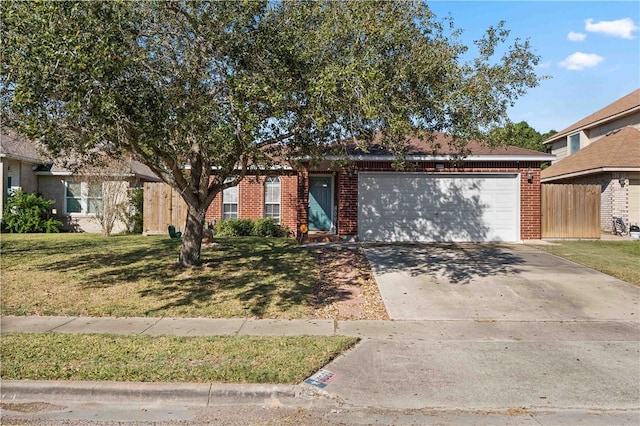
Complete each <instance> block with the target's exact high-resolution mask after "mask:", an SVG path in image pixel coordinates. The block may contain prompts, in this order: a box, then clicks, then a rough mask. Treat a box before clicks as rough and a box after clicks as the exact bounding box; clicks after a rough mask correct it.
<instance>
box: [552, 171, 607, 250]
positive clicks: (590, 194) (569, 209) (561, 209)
mask: <svg viewBox="0 0 640 426" xmlns="http://www.w3.org/2000/svg"><path fill="white" fill-rule="evenodd" d="M542 238H600V185H559V184H546V183H545V184H542Z"/></svg>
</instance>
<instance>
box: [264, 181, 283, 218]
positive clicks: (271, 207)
mask: <svg viewBox="0 0 640 426" xmlns="http://www.w3.org/2000/svg"><path fill="white" fill-rule="evenodd" d="M264 217H272V218H274V219H278V220H280V178H278V177H277V176H275V177H268V178H267V180H266V181H265V182H264Z"/></svg>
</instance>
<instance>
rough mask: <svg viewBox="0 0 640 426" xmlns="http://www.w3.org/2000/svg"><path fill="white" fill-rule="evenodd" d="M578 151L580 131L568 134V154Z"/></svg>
mask: <svg viewBox="0 0 640 426" xmlns="http://www.w3.org/2000/svg"><path fill="white" fill-rule="evenodd" d="M578 151H580V133H576V134H574V135H571V136H569V154H573V153H574V152H578Z"/></svg>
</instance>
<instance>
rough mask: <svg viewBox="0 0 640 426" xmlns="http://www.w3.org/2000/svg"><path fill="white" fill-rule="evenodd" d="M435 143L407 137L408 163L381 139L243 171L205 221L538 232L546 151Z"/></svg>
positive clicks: (405, 235) (343, 229)
mask: <svg viewBox="0 0 640 426" xmlns="http://www.w3.org/2000/svg"><path fill="white" fill-rule="evenodd" d="M436 142H437V143H438V144H440V146H441V147H440V149H439V150H438V152H437V153H434V150H433V147H432V145H430V144H428V143H425V142H423V141H422V140H419V139H412V140H411V141H410V144H409V149H408V150H407V156H406V161H407V166H408V167H407V168H406V171H396V170H394V168H393V163H394V161H395V160H396V158H395V157H394V156H393V155H392V154H391V153H390V152H388V151H386V150H384V149H382V148H381V147H380V146H375V145H374V146H372V147H371V148H370V149H369V150H368V152H366V153H365V152H362V151H357V150H352V151H351V152H350V153H348V160H349V166H347V167H342V168H338V169H336V166H335V164H336V163H335V161H336V160H339V158H337V157H335V158H334V157H326V158H325V159H324V160H323V161H321V162H320V163H319V164H318V165H317V166H313V167H312V166H310V165H309V164H307V165H306V166H305V167H302V168H299V169H298V170H294V169H293V168H291V167H289V168H283V169H281V170H280V171H277V172H275V171H274V172H273V173H272V174H267V176H259V177H247V178H245V179H243V180H242V181H241V182H240V184H239V185H238V186H237V187H234V188H229V189H226V190H225V191H224V192H223V193H221V194H219V195H218V196H217V197H216V199H215V200H214V201H213V203H212V204H211V207H210V208H209V210H208V212H207V220H208V221H214V220H220V219H226V218H235V217H239V218H248V219H257V218H261V217H275V218H277V219H279V220H280V223H281V224H282V225H284V226H286V227H288V228H289V229H291V230H292V231H293V232H294V233H296V234H297V233H299V230H300V226H301V225H307V226H308V229H309V231H310V232H312V233H314V232H316V233H326V234H330V235H336V236H337V237H340V238H342V239H358V240H360V241H430V242H440V241H451V242H465V241H509V242H515V241H521V240H527V239H539V238H540V236H541V235H540V232H541V230H540V226H541V225H540V165H541V163H543V162H548V161H551V160H552V159H553V157H552V156H551V155H549V154H545V153H542V152H537V151H531V150H527V149H523V148H517V147H505V148H495V149H490V148H487V147H483V146H481V145H479V144H477V143H471V144H470V145H469V146H468V149H469V151H470V152H469V153H466V155H464V156H462V157H461V156H460V155H459V154H458V152H457V151H456V150H455V149H452V148H449V143H448V142H449V139H448V138H447V137H446V136H444V135H442V134H439V135H437V141H436Z"/></svg>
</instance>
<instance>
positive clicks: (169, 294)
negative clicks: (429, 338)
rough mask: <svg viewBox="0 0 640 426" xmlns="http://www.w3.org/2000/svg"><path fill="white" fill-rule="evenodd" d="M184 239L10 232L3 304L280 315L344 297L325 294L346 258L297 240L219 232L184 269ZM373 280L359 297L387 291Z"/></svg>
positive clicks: (60, 311)
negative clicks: (197, 263) (179, 262)
mask: <svg viewBox="0 0 640 426" xmlns="http://www.w3.org/2000/svg"><path fill="white" fill-rule="evenodd" d="M179 245H180V241H179V240H175V239H174V240H172V239H169V238H167V237H164V236H146V237H145V236H139V235H137V236H136V235H128V236H125V235H118V236H113V237H109V238H105V237H101V236H99V235H90V234H54V235H46V234H44V235H42V234H22V235H16V234H3V235H2V236H1V250H2V256H1V259H0V268H1V271H2V277H1V278H2V300H1V303H2V313H3V314H4V315H68V316H78V315H84V316H119V317H123V316H152V317H159V316H164V317H209V318H234V317H235V318H237V317H243V318H246V317H249V318H280V319H300V318H327V317H329V316H331V315H338V314H339V312H338V309H337V308H335V306H337V305H336V304H339V303H341V302H343V301H344V300H342V301H341V300H339V298H336V297H324V296H322V295H325V294H329V293H331V292H332V291H333V289H335V288H337V287H338V286H339V285H343V284H344V279H343V278H341V277H340V274H338V275H336V274H335V273H334V272H335V270H336V263H335V262H336V261H337V262H343V261H341V260H339V259H338V260H336V259H337V258H336V257H335V256H334V255H332V254H331V253H329V252H326V253H325V252H324V251H323V250H322V249H320V250H316V249H305V248H302V247H300V246H298V245H297V243H296V242H295V241H294V240H291V239H278V238H221V239H216V241H215V244H208V245H206V246H203V249H202V261H203V266H202V267H201V268H194V269H182V268H176V267H175V266H174V264H175V260H176V259H177V255H178V249H179ZM323 253H324V254H323ZM327 253H329V254H327ZM345 253H347V254H345V255H344V256H348V258H347V259H351V260H353V262H352V261H351V260H349V261H348V262H346V263H345V262H343V264H342V266H341V267H340V268H341V270H343V271H346V270H347V269H349V268H351V271H350V272H348V273H347V276H351V278H352V279H351V282H352V283H353V285H354V286H360V285H362V283H363V282H365V281H362V279H361V278H362V277H365V276H366V275H367V274H368V275H369V277H370V272H369V270H368V265H367V264H366V260H364V261H363V260H362V259H364V257H363V255H362V253H355V254H348V253H350V252H345ZM325 254H326V256H325ZM332 256H333V257H332ZM344 256H343V257H344ZM354 256H355V257H354ZM326 259H329V261H326ZM331 259H334V260H331ZM358 259H360V260H358ZM343 260H344V259H343ZM327 270H330V271H329V272H326V271H327ZM345 273H346V272H345ZM343 275H344V274H343ZM371 280H372V279H371V278H369V281H368V284H367V288H368V289H369V290H367V295H368V296H367V298H365V299H362V300H360V301H359V302H362V303H367V304H369V305H370V306H375V303H373V302H371V301H374V300H375V298H376V297H377V300H378V301H379V300H380V298H379V294H377V288H375V289H374V287H375V282H373V281H371ZM337 281H340V283H342V284H340V283H337ZM372 283H373V284H372ZM319 296H321V297H319ZM380 306H382V304H381V302H380V303H379V304H378V305H377V306H375V309H365V314H364V316H363V317H362V318H363V319H379V317H380V315H382V314H381V313H380V312H379V309H380ZM382 311H384V307H382ZM384 314H386V312H385V313H384ZM334 317H335V316H334Z"/></svg>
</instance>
